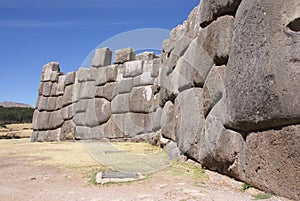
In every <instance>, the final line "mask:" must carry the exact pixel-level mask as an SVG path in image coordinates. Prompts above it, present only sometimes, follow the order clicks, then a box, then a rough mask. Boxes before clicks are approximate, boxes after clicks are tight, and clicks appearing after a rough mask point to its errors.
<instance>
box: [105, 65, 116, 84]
mask: <svg viewBox="0 0 300 201" xmlns="http://www.w3.org/2000/svg"><path fill="white" fill-rule="evenodd" d="M105 68H106V81H107V82H115V81H116V80H117V75H118V65H111V66H107V67H105Z"/></svg>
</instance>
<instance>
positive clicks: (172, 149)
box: [164, 141, 180, 161]
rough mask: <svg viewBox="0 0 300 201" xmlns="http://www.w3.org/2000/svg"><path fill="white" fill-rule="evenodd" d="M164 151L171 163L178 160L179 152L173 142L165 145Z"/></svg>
mask: <svg viewBox="0 0 300 201" xmlns="http://www.w3.org/2000/svg"><path fill="white" fill-rule="evenodd" d="M164 149H165V150H166V152H167V154H168V157H169V159H170V160H171V161H175V160H178V159H179V158H180V150H179V149H178V147H177V144H176V143H175V142H172V141H170V142H169V143H167V145H166V146H165V147H164Z"/></svg>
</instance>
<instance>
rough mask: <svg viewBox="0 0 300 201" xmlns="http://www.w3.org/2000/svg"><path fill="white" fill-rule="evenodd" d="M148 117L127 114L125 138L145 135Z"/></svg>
mask: <svg viewBox="0 0 300 201" xmlns="http://www.w3.org/2000/svg"><path fill="white" fill-rule="evenodd" d="M147 119H148V118H147V115H146V114H140V113H127V114H125V118H124V129H125V131H124V132H125V133H124V134H125V137H134V136H136V135H139V134H142V133H145V131H146V126H147V123H149V122H146V121H147Z"/></svg>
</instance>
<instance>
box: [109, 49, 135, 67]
mask: <svg viewBox="0 0 300 201" xmlns="http://www.w3.org/2000/svg"><path fill="white" fill-rule="evenodd" d="M133 60H135V51H134V49H132V48H124V49H120V50H116V52H115V58H114V63H115V64H123V63H125V62H127V61H133Z"/></svg>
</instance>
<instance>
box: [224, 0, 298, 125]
mask: <svg viewBox="0 0 300 201" xmlns="http://www.w3.org/2000/svg"><path fill="white" fill-rule="evenodd" d="M282 5H285V6H282ZM295 5H298V6H299V1H298V0H292V1H289V3H286V1H284V0H276V1H266V0H263V1H251V0H244V1H242V3H241V5H240V7H239V9H238V12H237V15H236V20H235V27H236V28H235V32H234V37H233V41H232V45H231V51H230V57H229V62H228V66H227V71H226V81H225V82H226V95H227V100H228V101H227V107H228V109H227V111H228V115H227V116H228V119H227V123H226V126H227V127H230V128H234V129H238V130H243V131H250V130H256V129H266V128H274V127H277V126H281V125H286V124H294V123H299V122H300V102H299V100H300V87H299V86H300V62H298V61H299V56H298V57H295V55H294V50H295V48H296V47H299V45H300V37H299V34H297V33H293V32H291V31H290V30H289V29H288V28H287V27H284V25H288V24H289V22H291V21H292V20H294V17H295V16H299V9H296V8H297V6H295ZM286 13H289V14H286ZM296 49H298V48H296ZM237 72H238V73H237Z"/></svg>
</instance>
